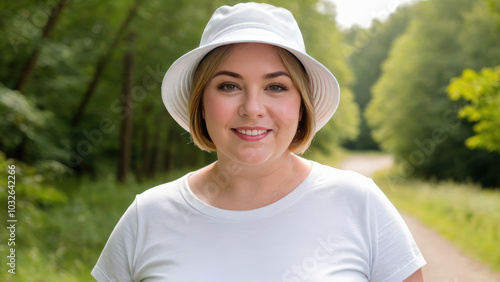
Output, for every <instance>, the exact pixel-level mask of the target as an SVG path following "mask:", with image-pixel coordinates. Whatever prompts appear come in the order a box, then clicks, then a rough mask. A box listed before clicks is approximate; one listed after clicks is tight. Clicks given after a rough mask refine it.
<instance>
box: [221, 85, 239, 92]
mask: <svg viewBox="0 0 500 282" xmlns="http://www.w3.org/2000/svg"><path fill="white" fill-rule="evenodd" d="M219 90H223V91H228V92H230V91H235V90H238V86H236V85H234V84H222V85H220V86H219Z"/></svg>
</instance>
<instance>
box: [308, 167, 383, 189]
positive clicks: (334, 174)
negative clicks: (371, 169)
mask: <svg viewBox="0 0 500 282" xmlns="http://www.w3.org/2000/svg"><path fill="white" fill-rule="evenodd" d="M312 162H313V170H312V171H311V180H312V186H313V187H315V189H320V190H324V191H326V192H328V193H330V192H336V193H344V194H354V195H356V196H360V195H361V194H363V195H366V194H367V193H373V192H376V193H378V192H377V191H379V190H380V189H379V188H378V186H377V185H376V184H375V183H374V182H373V180H372V179H371V178H369V177H366V176H364V175H362V174H360V173H357V172H354V171H350V170H343V169H339V168H334V167H331V166H328V165H324V164H321V163H318V162H315V161H312Z"/></svg>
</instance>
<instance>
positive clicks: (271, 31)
mask: <svg viewBox="0 0 500 282" xmlns="http://www.w3.org/2000/svg"><path fill="white" fill-rule="evenodd" d="M250 42H252V43H266V44H270V45H275V46H278V47H281V48H284V49H286V50H288V51H290V52H291V53H292V54H293V55H295V56H296V57H297V59H299V61H300V62H301V63H302V65H304V67H305V69H306V71H307V74H308V75H309V80H310V84H311V89H312V94H313V103H314V109H315V112H316V131H318V130H319V129H320V128H322V127H323V126H324V125H325V124H326V123H327V122H328V120H329V119H330V118H331V117H332V115H333V113H334V112H335V110H336V109H337V107H338V105H339V100H340V89H339V84H338V82H337V79H335V77H334V76H333V74H332V73H331V72H330V71H329V70H328V69H327V68H326V67H324V66H323V65H322V64H321V63H319V62H318V61H316V60H315V59H313V58H312V57H310V56H309V55H307V53H306V49H305V46H304V40H303V38H302V33H301V32H300V29H299V26H298V25H297V22H296V21H295V19H294V17H293V15H292V13H290V11H288V10H286V9H284V8H278V7H275V6H272V5H269V4H260V3H241V4H237V5H235V6H232V7H230V6H222V7H220V8H219V9H217V10H216V11H215V13H214V14H213V15H212V18H211V19H210V21H209V22H208V24H207V26H206V27H205V31H203V35H202V37H201V42H200V46H199V47H198V48H196V49H194V50H192V51H190V52H188V53H186V54H185V55H183V56H182V57H180V58H179V59H177V61H175V62H174V63H173V64H172V66H170V68H169V69H168V71H167V73H166V74H165V77H164V78H163V82H162V85H161V95H162V99H163V103H164V104H165V107H166V108H167V110H168V112H169V113H170V115H172V117H173V118H174V120H175V121H177V123H179V125H180V126H182V127H183V128H184V129H185V130H187V131H189V112H188V103H189V93H190V90H191V87H192V85H193V76H194V73H195V71H196V68H197V67H198V64H199V63H200V61H201V60H202V59H203V57H204V56H205V55H206V54H207V53H209V52H210V51H212V50H213V49H215V48H217V47H219V46H222V45H227V44H233V43H250Z"/></svg>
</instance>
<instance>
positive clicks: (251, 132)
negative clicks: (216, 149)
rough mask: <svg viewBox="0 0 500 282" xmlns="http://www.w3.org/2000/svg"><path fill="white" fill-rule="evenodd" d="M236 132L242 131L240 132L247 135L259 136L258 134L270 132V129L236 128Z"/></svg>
mask: <svg viewBox="0 0 500 282" xmlns="http://www.w3.org/2000/svg"><path fill="white" fill-rule="evenodd" d="M235 130H236V132H238V133H240V134H245V135H248V136H257V135H262V134H264V133H266V132H268V131H269V130H256V129H254V130H250V129H247V130H245V129H235Z"/></svg>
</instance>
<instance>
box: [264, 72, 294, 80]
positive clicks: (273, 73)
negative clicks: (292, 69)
mask: <svg viewBox="0 0 500 282" xmlns="http://www.w3.org/2000/svg"><path fill="white" fill-rule="evenodd" d="M282 75H284V76H288V77H289V78H291V77H290V75H289V74H288V73H287V72H285V71H277V72H272V73H268V74H266V75H265V76H264V79H272V78H275V77H278V76H282Z"/></svg>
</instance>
